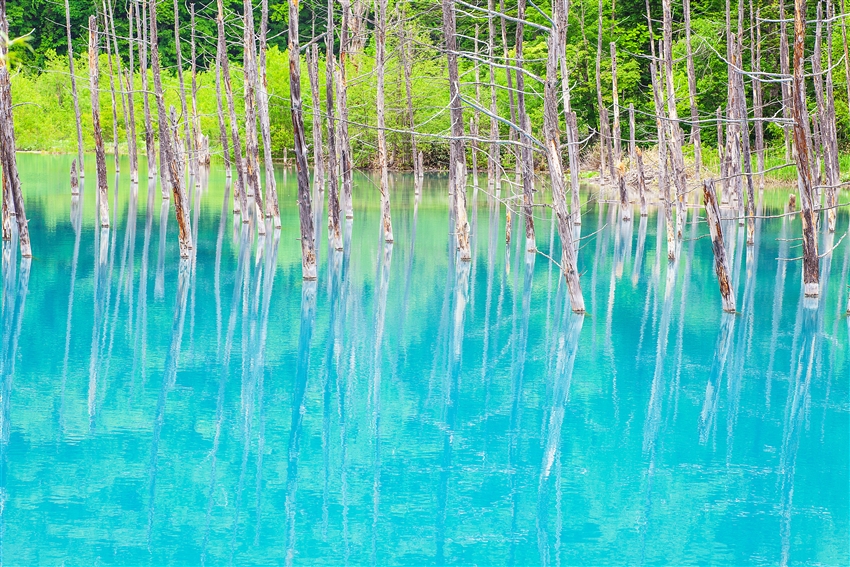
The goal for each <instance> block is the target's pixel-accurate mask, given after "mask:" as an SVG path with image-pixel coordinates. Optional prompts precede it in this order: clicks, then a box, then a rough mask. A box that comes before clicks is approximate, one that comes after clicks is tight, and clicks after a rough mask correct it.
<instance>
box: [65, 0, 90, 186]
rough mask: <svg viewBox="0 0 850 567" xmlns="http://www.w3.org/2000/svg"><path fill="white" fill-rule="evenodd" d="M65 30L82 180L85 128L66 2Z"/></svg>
mask: <svg viewBox="0 0 850 567" xmlns="http://www.w3.org/2000/svg"><path fill="white" fill-rule="evenodd" d="M65 30H66V32H67V35H68V71H69V72H70V73H71V98H73V99H74V119H75V120H76V122H77V161H78V162H79V164H80V178H85V176H86V172H85V161H84V160H83V126H82V121H81V119H80V97H79V95H77V75H76V74H75V73H74V45H73V44H72V43H71V9H70V8H69V6H68V0H65Z"/></svg>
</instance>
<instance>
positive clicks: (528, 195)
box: [515, 0, 537, 252]
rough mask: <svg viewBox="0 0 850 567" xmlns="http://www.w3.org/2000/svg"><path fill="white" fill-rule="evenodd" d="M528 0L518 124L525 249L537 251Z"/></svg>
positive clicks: (520, 32) (521, 5)
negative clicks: (528, 81)
mask: <svg viewBox="0 0 850 567" xmlns="http://www.w3.org/2000/svg"><path fill="white" fill-rule="evenodd" d="M525 3H526V0H519V1H518V2H517V19H518V20H519V22H518V23H517V26H516V44H515V49H516V91H517V120H518V122H517V123H516V124H517V126H519V127H520V131H519V132H518V139H519V142H520V164H521V167H520V170H521V171H522V214H523V216H524V217H525V249H526V251H528V252H536V251H537V244H536V242H535V238H534V164H533V162H532V159H533V156H532V152H531V141H530V136H531V123H530V121H529V118H528V113H527V112H526V108H525V71H524V70H523V50H522V48H523V37H524V32H525V26H524V25H523V23H522V21H523V20H524V19H525Z"/></svg>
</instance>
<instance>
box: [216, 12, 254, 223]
mask: <svg viewBox="0 0 850 567" xmlns="http://www.w3.org/2000/svg"><path fill="white" fill-rule="evenodd" d="M217 5H218V18H217V20H216V26H217V27H218V64H219V66H220V67H221V76H222V80H223V81H224V92H225V93H226V94H227V109H228V110H229V112H230V134H231V137H232V139H233V162H234V165H235V167H236V185H235V186H234V189H233V212H234V213H240V212H241V213H242V222H243V223H245V222H248V220H249V216H248V198H247V197H246V195H245V175H244V168H243V164H242V143H241V142H240V140H239V123H238V121H237V119H236V103H235V102H234V100H233V87H232V85H231V83H230V63H229V62H228V60H227V47H226V43H225V41H224V6H223V3H222V0H218V2H217Z"/></svg>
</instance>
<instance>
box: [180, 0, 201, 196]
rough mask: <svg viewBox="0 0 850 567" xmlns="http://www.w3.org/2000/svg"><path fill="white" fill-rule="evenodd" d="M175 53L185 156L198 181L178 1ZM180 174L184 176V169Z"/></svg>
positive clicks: (191, 173)
mask: <svg viewBox="0 0 850 567" xmlns="http://www.w3.org/2000/svg"><path fill="white" fill-rule="evenodd" d="M174 51H175V52H176V54H177V82H178V83H179V84H180V110H181V111H182V112H183V114H182V115H181V117H182V119H183V145H184V147H185V148H186V150H185V154H186V156H187V161H188V162H189V175H191V176H192V177H194V178H195V179H196V180H197V177H198V176H197V174H196V171H197V169H198V156H197V155H195V147H194V144H193V143H192V135H191V133H190V131H189V125H190V123H191V120H190V119H189V107H188V105H187V104H186V86H185V84H184V83H183V53H182V51H181V50H180V11H179V6H178V0H174ZM178 145H179V139H178V138H175V140H174V147H175V148H177V147H178ZM181 165H182V164H181ZM180 174H181V175H183V172H182V169H181V172H180Z"/></svg>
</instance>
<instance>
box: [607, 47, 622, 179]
mask: <svg viewBox="0 0 850 567" xmlns="http://www.w3.org/2000/svg"><path fill="white" fill-rule="evenodd" d="M609 47H610V48H611V93H612V96H613V97H614V129H613V131H612V133H611V137H612V138H613V140H614V161H615V162H619V161H620V160H621V159H623V157H622V156H623V148H622V141H621V138H622V134H621V129H620V93H619V89H618V88H617V44H616V43H615V42H613V41H612V42H611V43H610V46H609Z"/></svg>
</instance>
